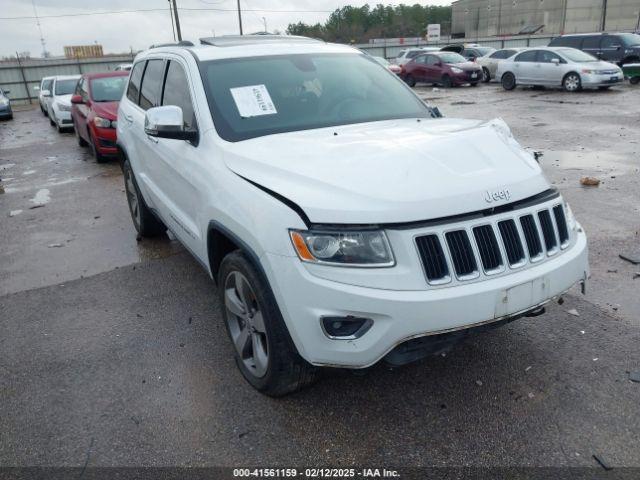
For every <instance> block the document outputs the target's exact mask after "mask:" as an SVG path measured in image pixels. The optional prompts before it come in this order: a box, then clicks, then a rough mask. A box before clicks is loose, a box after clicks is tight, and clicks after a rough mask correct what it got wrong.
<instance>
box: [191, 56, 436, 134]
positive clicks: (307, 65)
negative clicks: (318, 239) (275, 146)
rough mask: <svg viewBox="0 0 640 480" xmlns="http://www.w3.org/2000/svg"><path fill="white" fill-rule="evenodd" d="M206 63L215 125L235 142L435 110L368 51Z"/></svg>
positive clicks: (205, 77)
mask: <svg viewBox="0 0 640 480" xmlns="http://www.w3.org/2000/svg"><path fill="white" fill-rule="evenodd" d="M201 69H202V72H201V73H202V77H203V80H204V84H205V89H206V92H207V99H208V101H209V106H210V109H211V112H212V114H213V118H214V123H215V127H216V130H217V131H218V134H219V135H220V136H221V137H222V138H224V139H225V140H228V141H231V142H235V141H239V140H246V139H249V138H254V137H260V136H263V135H271V134H274V133H282V132H291V131H298V130H307V129H312V128H323V127H330V126H335V125H346V124H352V123H362V122H375V121H380V120H389V119H397V118H416V117H422V118H425V117H429V116H430V111H429V109H428V107H427V106H426V105H425V104H424V103H422V102H421V101H420V100H419V99H418V98H417V97H416V96H415V95H413V94H412V93H411V91H410V90H409V89H408V88H407V87H406V86H404V85H403V84H402V82H401V81H399V80H398V79H397V78H396V77H395V76H393V75H389V72H387V71H385V70H384V69H382V68H380V67H379V66H378V65H377V63H376V61H375V60H373V59H371V57H368V56H367V55H354V54H349V53H347V54H326V53H323V54H309V55H302V54H299V55H277V56H268V57H252V58H233V59H226V60H212V61H209V62H203V63H202V64H201Z"/></svg>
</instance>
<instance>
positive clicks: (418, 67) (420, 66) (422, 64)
mask: <svg viewBox="0 0 640 480" xmlns="http://www.w3.org/2000/svg"><path fill="white" fill-rule="evenodd" d="M426 61H427V56H426V55H419V56H416V57H415V58H414V59H413V61H412V63H411V65H412V69H411V75H413V78H415V79H416V80H418V81H420V82H425V81H427V68H426V67H427V65H426Z"/></svg>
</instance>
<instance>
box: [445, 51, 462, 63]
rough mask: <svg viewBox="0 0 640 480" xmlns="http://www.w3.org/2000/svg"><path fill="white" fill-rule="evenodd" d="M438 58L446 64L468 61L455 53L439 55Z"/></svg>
mask: <svg viewBox="0 0 640 480" xmlns="http://www.w3.org/2000/svg"><path fill="white" fill-rule="evenodd" d="M438 57H440V60H442V61H443V62H444V63H464V62H466V61H467V59H466V58H464V57H463V56H462V55H460V54H459V53H453V52H448V53H441V54H439V55H438Z"/></svg>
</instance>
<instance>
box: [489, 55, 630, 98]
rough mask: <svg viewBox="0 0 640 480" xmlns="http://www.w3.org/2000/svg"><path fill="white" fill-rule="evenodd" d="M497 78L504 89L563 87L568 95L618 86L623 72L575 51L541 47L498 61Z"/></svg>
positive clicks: (618, 68) (610, 64)
mask: <svg viewBox="0 0 640 480" xmlns="http://www.w3.org/2000/svg"><path fill="white" fill-rule="evenodd" d="M496 78H499V79H500V81H501V82H502V86H503V87H504V89H505V90H513V89H514V88H516V86H518V85H540V86H545V87H563V88H564V89H565V90H566V91H567V92H577V91H578V90H582V89H583V88H599V89H603V90H604V89H607V88H609V87H611V86H612V85H615V84H617V83H621V82H622V81H623V79H624V76H623V74H622V70H621V69H620V67H618V66H617V65H614V64H613V63H608V62H603V61H602V60H598V59H597V58H595V57H593V56H591V55H589V54H588V53H585V52H582V51H580V50H577V49H575V48H567V47H543V48H532V49H530V50H525V51H524V52H521V53H519V54H517V55H515V56H514V57H512V58H509V59H507V60H504V61H503V62H500V64H499V65H498V69H497V71H496Z"/></svg>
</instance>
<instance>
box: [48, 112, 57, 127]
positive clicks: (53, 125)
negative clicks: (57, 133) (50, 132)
mask: <svg viewBox="0 0 640 480" xmlns="http://www.w3.org/2000/svg"><path fill="white" fill-rule="evenodd" d="M49 125H51V126H52V127H55V126H56V122H55V121H54V120H53V117H52V116H51V115H49Z"/></svg>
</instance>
